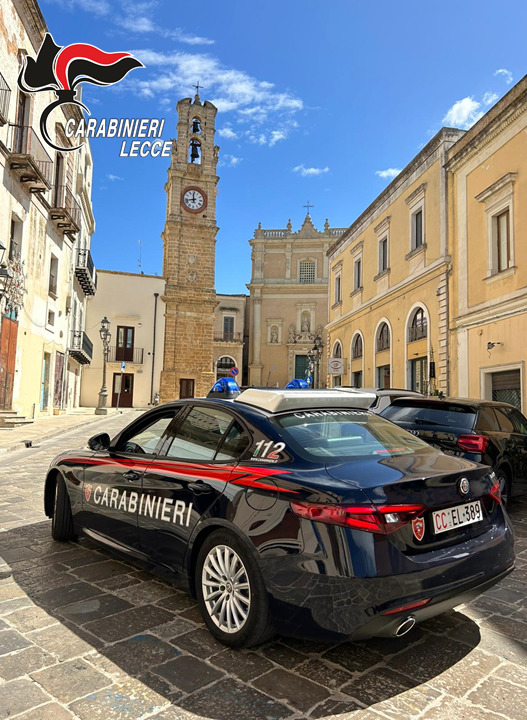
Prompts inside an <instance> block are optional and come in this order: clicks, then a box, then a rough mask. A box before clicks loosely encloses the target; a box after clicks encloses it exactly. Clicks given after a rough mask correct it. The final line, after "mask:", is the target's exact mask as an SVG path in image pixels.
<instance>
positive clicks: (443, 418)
mask: <svg viewBox="0 0 527 720" xmlns="http://www.w3.org/2000/svg"><path fill="white" fill-rule="evenodd" d="M382 416H383V417H385V418H388V419H389V420H392V422H396V423H399V422H404V423H411V424H412V425H430V426H433V425H441V426H443V427H445V426H446V427H456V428H461V429H462V430H472V428H473V427H474V422H475V420H476V413H475V411H474V408H471V407H469V406H466V405H455V404H453V403H437V402H430V403H427V402H423V401H412V400H408V401H407V400H405V401H404V405H399V404H397V403H396V404H393V405H390V406H389V407H387V408H386V410H383V412H382Z"/></svg>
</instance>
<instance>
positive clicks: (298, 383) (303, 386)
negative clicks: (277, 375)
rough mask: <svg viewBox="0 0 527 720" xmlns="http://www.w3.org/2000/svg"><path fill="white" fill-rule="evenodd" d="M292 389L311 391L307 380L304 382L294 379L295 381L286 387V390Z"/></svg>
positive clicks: (291, 381)
mask: <svg viewBox="0 0 527 720" xmlns="http://www.w3.org/2000/svg"><path fill="white" fill-rule="evenodd" d="M292 388H296V389H297V390H309V385H308V383H307V382H306V380H303V379H302V378H294V380H290V381H289V382H288V383H287V385H286V386H285V389H286V390H290V389H292Z"/></svg>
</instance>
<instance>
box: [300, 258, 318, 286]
mask: <svg viewBox="0 0 527 720" xmlns="http://www.w3.org/2000/svg"><path fill="white" fill-rule="evenodd" d="M299 280H300V283H301V284H303V285H304V284H305V285H307V284H311V283H314V282H315V263H314V262H309V261H306V260H301V261H300V263H299Z"/></svg>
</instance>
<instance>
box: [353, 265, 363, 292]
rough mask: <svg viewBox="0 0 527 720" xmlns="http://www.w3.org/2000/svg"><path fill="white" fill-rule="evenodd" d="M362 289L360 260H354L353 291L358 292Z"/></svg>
mask: <svg viewBox="0 0 527 720" xmlns="http://www.w3.org/2000/svg"><path fill="white" fill-rule="evenodd" d="M361 287H362V259H361V258H359V259H358V260H355V264H354V265H353V289H354V290H359V289H360V288H361Z"/></svg>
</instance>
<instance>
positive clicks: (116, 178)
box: [106, 173, 124, 182]
mask: <svg viewBox="0 0 527 720" xmlns="http://www.w3.org/2000/svg"><path fill="white" fill-rule="evenodd" d="M106 177H107V178H108V180H111V181H112V182H115V181H116V180H124V178H122V177H120V176H119V175H112V173H108V175H107V176H106Z"/></svg>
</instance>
